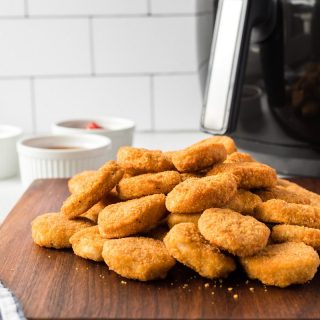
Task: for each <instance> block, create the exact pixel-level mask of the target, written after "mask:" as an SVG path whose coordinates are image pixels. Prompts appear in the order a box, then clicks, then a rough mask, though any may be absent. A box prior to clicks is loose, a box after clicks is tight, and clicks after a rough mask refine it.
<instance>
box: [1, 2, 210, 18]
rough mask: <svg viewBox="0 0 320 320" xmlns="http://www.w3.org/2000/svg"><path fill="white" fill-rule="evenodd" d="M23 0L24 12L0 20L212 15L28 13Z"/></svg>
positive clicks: (26, 4) (207, 13) (206, 13)
mask: <svg viewBox="0 0 320 320" xmlns="http://www.w3.org/2000/svg"><path fill="white" fill-rule="evenodd" d="M24 1H25V14H24V15H21V16H10V15H9V16H1V15H0V21H1V20H24V19H25V20H29V19H30V20H32V19H35V20H41V19H43V20H45V19H52V20H55V19H56V20H59V19H87V18H88V17H92V18H93V19H117V18H150V17H152V18H175V17H176V18H180V17H181V18H182V17H199V16H204V15H212V14H213V12H212V11H207V12H194V13H163V14H162V13H161V14H160V13H158V14H150V15H149V14H148V13H144V14H110V15H108V14H100V15H89V14H87V15H85V14H83V15H72V14H69V15H68V14H64V15H63V14H62V15H30V14H29V13H28V0H24Z"/></svg>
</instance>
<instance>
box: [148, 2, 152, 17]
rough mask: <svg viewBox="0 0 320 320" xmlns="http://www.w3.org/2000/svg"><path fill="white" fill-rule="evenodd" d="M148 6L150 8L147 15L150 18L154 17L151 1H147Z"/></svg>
mask: <svg viewBox="0 0 320 320" xmlns="http://www.w3.org/2000/svg"><path fill="white" fill-rule="evenodd" d="M147 6H148V9H147V11H148V13H147V15H148V16H151V15H152V13H151V0H147Z"/></svg>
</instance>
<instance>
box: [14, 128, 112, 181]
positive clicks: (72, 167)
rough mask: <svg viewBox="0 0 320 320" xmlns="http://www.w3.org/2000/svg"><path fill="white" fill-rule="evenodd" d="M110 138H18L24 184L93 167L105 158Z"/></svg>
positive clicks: (70, 174)
mask: <svg viewBox="0 0 320 320" xmlns="http://www.w3.org/2000/svg"><path fill="white" fill-rule="evenodd" d="M110 148H111V140H110V139H108V138H107V137H102V136H98V135H89V134H86V135H85V134H81V135H80V134H79V135H59V136H56V135H48V136H38V137H32V138H26V139H22V140H20V141H19V142H18V153H19V164H20V172H21V180H22V183H23V185H25V186H28V185H29V184H30V183H31V182H32V181H33V180H35V179H40V178H68V177H71V176H73V175H74V174H76V173H78V172H81V171H83V170H96V169H98V168H99V167H100V166H101V165H102V164H103V163H105V162H106V160H107V158H108V153H109V151H110Z"/></svg>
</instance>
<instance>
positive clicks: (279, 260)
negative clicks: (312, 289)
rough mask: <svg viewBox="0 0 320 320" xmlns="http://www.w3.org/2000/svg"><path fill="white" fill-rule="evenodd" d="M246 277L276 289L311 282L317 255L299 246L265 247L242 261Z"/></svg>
mask: <svg viewBox="0 0 320 320" xmlns="http://www.w3.org/2000/svg"><path fill="white" fill-rule="evenodd" d="M241 264H242V266H243V267H244V269H245V270H246V272H247V274H248V276H249V277H250V278H252V279H258V280H260V281H261V282H262V283H264V284H266V285H271V286H277V287H281V288H284V287H287V286H289V285H292V284H302V283H306V282H307V281H309V280H311V279H312V278H313V277H314V275H315V273H316V272H317V268H318V266H319V256H318V254H317V252H316V251H315V250H314V249H313V248H312V247H309V246H307V245H305V244H304V243H302V242H286V243H281V244H273V245H268V246H267V247H266V248H264V249H263V250H262V251H260V252H259V253H258V254H257V255H255V256H252V257H245V258H241Z"/></svg>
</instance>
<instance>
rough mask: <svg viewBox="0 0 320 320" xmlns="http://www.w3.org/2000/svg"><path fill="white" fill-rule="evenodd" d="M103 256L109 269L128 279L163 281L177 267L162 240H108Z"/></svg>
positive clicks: (138, 238)
mask: <svg viewBox="0 0 320 320" xmlns="http://www.w3.org/2000/svg"><path fill="white" fill-rule="evenodd" d="M102 256H103V259H104V261H105V263H106V264H107V265H108V267H109V269H110V270H112V271H114V272H116V273H118V274H119V275H121V276H123V277H125V278H128V279H137V280H140V281H148V280H154V279H159V278H161V279H163V278H165V277H166V275H167V273H168V271H169V270H170V269H171V268H172V267H173V266H174V265H175V260H174V259H173V258H172V257H171V256H170V255H169V253H168V250H167V249H166V247H165V245H164V243H163V242H162V241H160V240H155V239H150V238H144V237H131V238H123V239H113V240H107V241H106V242H105V244H104V246H103V251H102Z"/></svg>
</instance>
